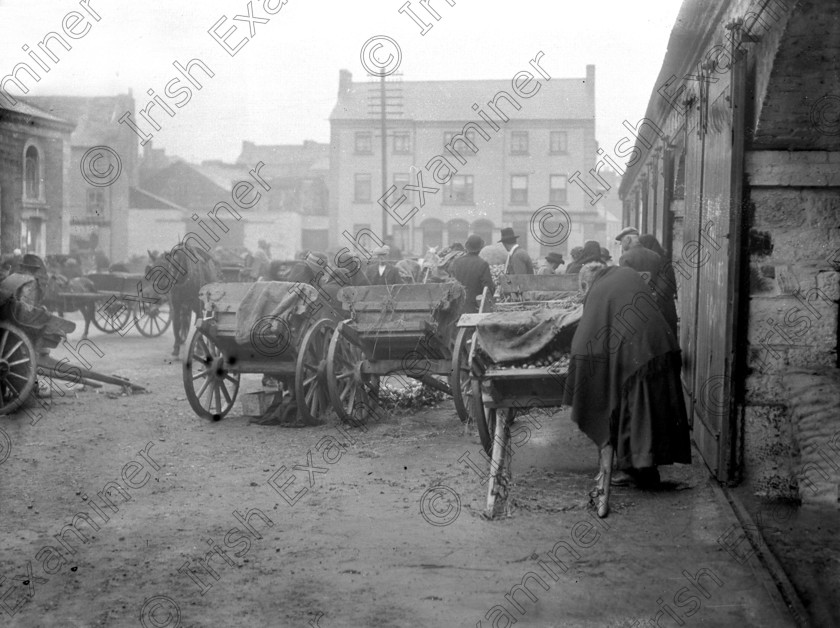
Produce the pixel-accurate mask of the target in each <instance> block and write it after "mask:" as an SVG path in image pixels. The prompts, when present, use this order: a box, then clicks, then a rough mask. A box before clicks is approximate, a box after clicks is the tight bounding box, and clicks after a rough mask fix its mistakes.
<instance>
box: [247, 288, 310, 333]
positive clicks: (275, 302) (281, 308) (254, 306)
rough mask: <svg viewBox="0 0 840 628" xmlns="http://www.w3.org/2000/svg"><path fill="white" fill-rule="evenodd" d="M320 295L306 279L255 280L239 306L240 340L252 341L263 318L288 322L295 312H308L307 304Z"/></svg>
mask: <svg viewBox="0 0 840 628" xmlns="http://www.w3.org/2000/svg"><path fill="white" fill-rule="evenodd" d="M318 298H319V295H318V291H317V290H316V289H315V288H313V287H312V286H310V285H309V284H305V283H290V282H283V281H258V282H256V283H254V284H251V287H250V288H249V289H248V292H247V293H246V294H245V296H244V297H242V301H241V302H240V303H239V308H238V309H237V310H236V334H235V339H236V342H237V344H241V345H247V344H249V343H250V340H251V335H252V333H254V330H255V328H256V326H257V324H258V323H259V322H260V320H261V319H265V318H266V317H269V316H270V317H272V318H273V319H275V320H277V321H285V322H287V323H288V322H289V321H291V319H292V317H293V316H294V315H302V314H305V313H306V311H307V307H308V306H309V305H310V304H312V303H315V302H317V301H318Z"/></svg>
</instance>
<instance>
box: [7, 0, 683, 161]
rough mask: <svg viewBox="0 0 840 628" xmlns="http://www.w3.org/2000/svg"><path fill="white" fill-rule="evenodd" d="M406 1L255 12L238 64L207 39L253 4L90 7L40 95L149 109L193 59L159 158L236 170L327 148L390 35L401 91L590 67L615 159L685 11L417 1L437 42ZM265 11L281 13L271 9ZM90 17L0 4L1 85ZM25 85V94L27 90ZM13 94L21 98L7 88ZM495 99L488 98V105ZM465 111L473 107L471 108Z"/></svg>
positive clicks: (666, 6)
mask: <svg viewBox="0 0 840 628" xmlns="http://www.w3.org/2000/svg"><path fill="white" fill-rule="evenodd" d="M404 2H405V0H364V2H362V1H361V0H359V1H355V2H354V1H348V0H322V1H320V2H319V1H315V0H308V1H307V0H288V2H287V4H286V5H285V6H284V7H283V8H282V10H280V11H279V13H277V14H276V15H274V16H269V15H268V14H267V13H266V12H265V11H264V10H263V0H253V15H254V16H255V17H257V18H265V17H268V18H269V21H268V22H267V23H258V24H255V25H254V29H255V30H254V37H253V39H251V40H249V41H247V43H246V45H245V46H244V47H243V48H242V49H241V50H240V51H239V52H238V53H237V54H236V56H235V57H230V56H229V55H228V54H227V53H225V52H224V51H223V49H222V48H221V47H220V45H219V44H218V43H216V42H215V41H214V40H213V39H212V38H211V37H210V35H208V33H207V31H208V29H210V28H211V27H212V26H213V24H214V23H215V22H216V21H217V20H219V19H220V18H221V17H222V16H226V17H227V18H228V21H227V22H226V23H225V25H224V26H222V27H221V28H220V31H221V32H223V31H224V30H226V29H228V28H230V27H231V26H236V27H237V32H236V33H234V34H233V35H232V36H231V38H230V40H229V41H230V43H232V44H233V43H236V42H237V41H239V40H241V39H242V34H248V29H249V25H248V23H247V22H243V21H231V18H233V16H234V15H236V14H240V15H245V14H246V13H247V10H246V7H247V5H248V2H247V1H246V0H201V1H200V2H196V1H195V0H193V1H190V2H187V1H185V0H165V1H164V0H142V1H140V0H137V1H134V2H126V1H125V0H123V1H117V0H89V6H90V7H91V9H93V10H94V11H96V13H98V14H99V15H100V16H101V19H100V21H99V22H94V23H92V25H91V28H90V30H89V32H88V33H87V34H86V35H84V36H83V37H82V38H81V39H77V40H75V41H72V42H71V44H72V47H73V49H72V50H71V51H63V50H62V51H60V52H61V54H60V55H59V56H61V60H60V61H59V62H58V63H57V64H52V63H50V64H49V66H50V67H51V71H50V72H49V73H44V74H43V77H42V80H41V81H40V83H37V84H35V88H34V89H33V90H32V92H31V93H32V94H37V95H47V94H51V95H52V94H64V95H78V96H94V95H113V94H115V93H119V92H127V91H128V90H129V88H130V89H132V90H133V93H134V97H135V99H136V102H137V106H138V108H139V107H142V106H143V104H144V103H145V102H146V99H147V98H148V97H147V96H146V91H147V90H148V89H150V88H152V89H154V90H156V92H158V93H162V92H163V88H164V86H165V85H166V83H167V82H168V81H169V80H171V79H172V78H174V77H175V76H176V75H177V73H176V71H175V69H174V68H173V67H172V63H173V61H180V62H181V63H186V62H187V61H189V60H190V59H193V58H196V57H197V58H199V59H201V60H202V61H203V62H204V63H206V64H207V65H208V66H209V67H210V68H211V69H212V70H213V71H214V72H215V77H214V78H212V79H207V81H206V82H205V84H204V85H205V86H204V88H203V89H202V90H201V91H200V92H196V93H195V94H194V95H193V97H192V100H191V101H190V102H189V103H188V104H187V105H186V106H184V107H183V108H182V109H177V110H176V111H177V113H176V116H175V117H173V118H169V117H168V116H163V118H162V120H161V125H162V127H163V128H162V130H161V131H159V132H156V133H155V137H154V140H153V141H154V144H155V146H158V147H165V148H166V149H167V153H168V154H175V155H180V156H181V157H184V158H186V159H188V160H191V161H200V160H203V159H224V160H229V161H232V160H234V159H235V158H236V156H237V155H238V153H239V150H240V147H241V143H242V141H243V140H250V141H253V142H256V143H261V144H276V143H300V142H302V141H303V140H305V139H312V140H317V141H321V142H327V141H329V121H328V117H329V114H330V111H331V110H332V108H333V106H334V105H335V100H336V92H337V89H338V72H339V69H341V68H346V69H348V70H350V71H351V72H352V73H353V75H354V77H355V78H356V79H357V80H361V79H362V78H363V77H364V76H365V71H364V69H363V67H362V65H361V61H360V58H359V57H360V55H359V52H360V49H361V47H362V44H363V43H364V42H365V41H366V40H367V39H369V38H370V37H372V36H374V35H388V36H390V37H392V38H393V39H395V40H396V41H397V42H398V43H399V45H400V47H401V49H402V54H403V58H402V65H401V66H400V71H401V72H402V73H403V80H406V81H410V80H458V79H508V80H509V79H510V78H511V77H512V76H514V75H515V74H516V72H518V71H519V70H522V69H527V67H528V61H529V59H531V58H532V57H533V56H534V54H535V53H536V52H537V51H539V50H541V51H543V52H544V53H545V58H544V60H543V65H544V67H545V68H546V69H547V70H548V72H549V74H550V75H551V76H552V77H557V78H564V77H583V76H584V74H585V71H586V65H587V64H589V63H592V64H595V65H596V107H597V119H596V124H597V127H596V128H597V130H596V137H597V139H598V141H599V142H601V144H602V145H604V146H605V147H608V148H610V147H612V146H613V145H614V144H615V142H616V141H617V140H618V139H619V138H621V137H622V136H624V135H625V134H626V132H625V131H624V129H623V128H622V126H621V123H622V121H623V120H625V119H630V120H633V121H635V120H638V119H639V118H640V117H642V116H643V115H644V110H645V107H646V105H647V101H648V98H649V96H650V93H651V89H652V87H653V83H654V81H655V79H656V76H657V74H658V72H659V68H660V66H661V63H662V58H663V56H664V53H665V48H666V45H667V41H668V36H669V34H670V31H671V28H672V26H673V23H674V20H675V18H676V14H677V11H678V10H679V5H680V1H679V0H645V1H644V2H628V1H627V0H599V1H594V0H588V1H581V2H564V1H562V0H560V1H557V0H555V2H548V1H546V0H517V1H516V2H505V1H502V0H481V1H479V0H457V2H456V4H455V6H454V7H451V6H449V4H448V2H447V0H432V4H431V6H432V7H433V8H434V9H435V10H436V11H437V12H438V13H439V14H440V17H441V19H440V21H435V20H434V19H432V18H429V17H428V14H427V13H424V10H423V9H422V8H421V7H420V5H419V1H418V0H412V5H411V6H412V8H413V9H414V10H415V11H417V12H418V14H425V15H426V16H427V19H428V20H429V21H430V22H431V23H432V24H433V28H432V29H431V30H429V32H428V33H427V34H426V35H425V36H421V34H420V27H419V26H418V25H417V24H415V23H414V22H413V21H412V20H411V19H410V18H409V17H407V16H406V15H403V14H400V13H398V9H399V7H400V6H402V4H403V3H404ZM268 4H269V5H272V6H273V5H276V4H279V0H269V2H268ZM73 10H80V11H81V10H82V9H81V8H80V7H79V2H78V0H75V1H73V0H0V77H2V76H4V75H6V74H8V73H9V72H10V71H11V69H12V67H14V65H15V64H17V63H19V62H21V61H31V60H30V59H29V57H27V54H26V52H24V51H23V50H22V46H23V45H25V44H28V45H29V46H30V47H32V48H35V47H36V46H37V43H38V42H39V41H41V40H42V39H43V37H44V36H45V35H46V34H47V33H48V32H50V31H54V30H58V31H59V32H60V29H61V24H62V20H63V18H64V16H65V15H66V14H67V13H68V12H69V11H73ZM30 82H31V81H30ZM10 92H12V93H13V94H17V90H16V89H15V88H14V87H12V88H10ZM490 96H491V95H488V98H489V97H490ZM468 105H469V103H467V106H468Z"/></svg>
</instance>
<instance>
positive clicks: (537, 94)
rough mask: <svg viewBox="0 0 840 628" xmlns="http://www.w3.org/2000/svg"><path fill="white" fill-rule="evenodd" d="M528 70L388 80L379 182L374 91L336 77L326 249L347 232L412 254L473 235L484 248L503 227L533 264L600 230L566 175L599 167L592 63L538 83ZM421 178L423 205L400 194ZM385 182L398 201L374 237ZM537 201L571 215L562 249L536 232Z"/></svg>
mask: <svg viewBox="0 0 840 628" xmlns="http://www.w3.org/2000/svg"><path fill="white" fill-rule="evenodd" d="M536 62H537V63H536V65H534V64H532V66H533V67H530V66H529V70H531V72H530V74H531V75H532V77H533V78H532V79H529V80H527V81H525V78H527V77H521V76H520V74H522V73H520V74H518V75H517V77H518V78H516V79H515V80H514V81H506V80H491V81H422V82H409V81H406V82H396V81H395V82H387V83H386V99H385V100H386V111H387V116H386V117H387V132H386V140H387V141H386V155H385V156H386V161H387V180H386V181H385V185H384V186H383V182H382V148H381V132H380V115H379V114H380V110H378V109H377V104H376V103H377V102H378V99H379V97H380V84H379V83H378V82H369V83H368V82H364V83H360V82H353V79H352V75H351V74H350V72H348V71H347V70H342V71H341V72H340V75H339V91H338V100H337V103H336V106H335V108H334V109H333V112H332V115H331V116H330V212H329V215H330V234H331V242H330V244H331V245H332V246H333V247H338V248H340V247H342V246H347V244H348V242H347V238H346V236H343V235H342V234H343V233H345V232H348V233H349V234H351V237H355V236H356V235H357V234H360V233H362V232H364V231H365V230H366V229H369V230H370V231H371V232H372V233H373V234H375V235H376V237H378V238H381V239H383V240H385V239H386V237H388V236H390V237H392V238H393V243H394V244H396V245H397V246H398V247H399V248H400V249H402V250H403V251H404V252H412V253H413V254H415V255H419V254H422V253H424V252H425V251H426V250H428V249H429V248H430V247H436V246H442V245H443V246H445V245H449V244H452V243H455V242H461V243H463V242H464V240H466V238H467V236H468V235H469V234H470V233H478V234H480V235H481V236H482V237H483V238H484V239H485V241H487V242H488V243H489V242H492V241H494V240H498V236H499V232H500V231H501V229H502V228H503V227H507V226H511V227H513V228H514V229H515V230H516V232H517V234H518V235H519V236H520V240H519V241H520V244H522V245H523V246H524V247H525V248H526V249H527V250H528V251H529V253H530V254H531V255H532V256H533V257H537V256H539V255H540V254H543V253H545V252H547V251H548V250H556V251H558V252H567V251H568V249H569V248H571V247H572V246H575V245H576V244H578V243H582V242H583V239H584V236H585V232H584V230H585V227H584V225H585V224H589V223H592V222H593V221H594V222H597V221H598V212H597V211H596V210H595V208H594V206H593V205H591V204H590V203H589V198H588V197H587V196H586V195H585V192H584V191H583V189H582V188H581V187H580V186H578V185H574V184H573V183H572V182H571V178H572V177H573V176H574V173H576V172H580V171H583V172H586V171H588V170H589V169H590V168H591V167H592V166H593V165H594V163H595V158H596V143H595V67H594V66H591V65H590V66H587V68H586V76H585V77H583V78H574V79H561V78H551V77H549V78H546V76H548V75H547V74H546V73H545V71H544V70H543V69H542V68H541V67H539V56H538V57H537V59H536ZM418 173H420V174H422V176H423V186H424V187H426V188H432V189H433V190H434V191H432V190H429V191H427V192H425V193H424V199H423V204H422V207H421V202H420V195H419V192H417V191H412V190H411V189H405V186H406V185H409V186H417V185H418V178H417V175H418ZM391 186H395V191H394V192H393V193H392V194H391V195H389V196H387V197H386V198H385V199H384V202H385V203H386V204H387V205H388V206H389V207H393V206H395V205H397V204H398V203H399V198H400V197H401V196H405V200H404V202H403V203H402V204H401V205H400V206H399V207H398V208H397V209H394V210H393V211H391V210H389V211H388V212H387V213H388V216H387V224H386V226H385V229H386V233H382V230H383V218H382V216H383V212H384V211H385V210H383V208H382V206H381V204H380V203H379V202H378V201H379V199H380V198H382V197H383V191H387V189H388V188H390V187H391ZM383 188H384V190H383ZM545 205H556V206H559V207H561V208H563V209H564V210H565V211H566V212H568V214H569V216H570V218H571V225H568V224H567V225H564V227H563V228H565V229H570V231H571V235H570V236H569V237H568V238H567V239H566V240H565V241H563V242H562V243H560V244H559V245H556V244H557V242H556V240H559V239H560V238H558V237H557V236H556V235H554V236H553V238H554V240H552V235H551V234H549V235H548V236H546V235H543V234H540V233H537V234H536V235H537V236H539V238H538V237H535V234H534V233H533V232H532V222H534V220H533V218H534V215H535V213H536V212H537V211H538V210H539V209H540V208H541V207H543V206H545ZM414 207H416V208H417V210H418V211H417V212H416V214H414V215H413V216H412V217H411V218H410V219H407V217H408V216H409V215H410V214H411V212H412V208H414ZM536 222H539V221H536ZM556 229H557V224H553V226H552V227H551V230H556ZM540 240H542V243H541V242H540ZM555 245H556V246H555Z"/></svg>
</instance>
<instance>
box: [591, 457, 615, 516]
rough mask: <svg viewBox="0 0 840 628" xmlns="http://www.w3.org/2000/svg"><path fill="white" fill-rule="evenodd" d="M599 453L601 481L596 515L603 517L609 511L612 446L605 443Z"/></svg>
mask: <svg viewBox="0 0 840 628" xmlns="http://www.w3.org/2000/svg"><path fill="white" fill-rule="evenodd" d="M599 454H600V466H601V474H600V475H601V482H600V486H599V487H598V503H597V504H595V507H596V508H597V509H598V516H599V517H600V518H601V519H603V518H604V517H606V516H607V515H608V514H609V513H610V486H611V482H612V462H613V446H612V445H611V444H608V445H606V446H605V447H604V448H603V449H601V451H600V452H599Z"/></svg>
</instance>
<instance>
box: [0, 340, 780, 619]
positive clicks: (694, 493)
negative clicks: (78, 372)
mask: <svg viewBox="0 0 840 628" xmlns="http://www.w3.org/2000/svg"><path fill="white" fill-rule="evenodd" d="M92 339H93V341H94V342H95V343H96V345H97V347H98V348H99V349H101V351H102V353H103V355H102V356H101V357H97V356H96V355H95V354H94V353H93V351H91V350H87V351H85V353H84V355H85V356H86V357H87V358H88V359H89V360H90V362H91V364H92V367H93V368H94V369H97V370H101V371H103V372H105V373H116V374H118V375H122V376H125V377H128V378H130V379H131V380H132V381H134V382H137V383H139V384H142V385H144V386H147V387H148V389H149V390H150V391H151V392H150V393H149V394H140V395H134V396H119V395H115V394H111V393H113V392H114V389H113V388H108V387H106V388H103V389H102V390H101V391H99V392H95V391H83V392H79V393H78V394H72V393H68V394H66V395H65V396H64V397H58V396H57V395H53V400H52V401H53V406H52V408H51V409H50V410H49V412H46V413H44V417H43V419H41V420H40V421H38V422H37V423H36V424H35V425H31V424H30V421H29V420H28V419H27V418H26V416H25V415H24V414H18V415H16V416H14V417H8V418H3V419H2V424H0V428H2V430H3V433H4V434H5V435H6V436H7V439H8V444H7V445H6V449H5V450H4V451H6V452H7V453H8V457H7V458H6V459H5V461H4V462H3V463H2V466H0V478H1V479H0V482H1V484H0V528H1V529H2V530H3V543H2V545H1V546H0V604H1V605H2V609H0V617H2V625H4V626H39V627H40V626H45V627H46V626H55V627H61V628H69V627H82V626H85V627H87V626H134V627H137V626H145V627H146V628H151V627H153V626H154V627H157V628H161V627H167V628H175V627H177V626H182V627H184V628H187V627H199V626H266V627H285V626H289V627H292V626H295V627H298V626H299V627H308V626H320V627H321V628H333V627H342V626H353V627H367V626H372V627H373V626H375V627H386V626H387V627H398V626H447V627H448V626H477V627H484V626H509V625H513V624H514V623H516V624H517V625H518V626H541V627H549V626H634V625H641V624H642V623H644V625H648V623H647V622H648V621H649V620H656V621H661V623H660V624H659V625H662V626H666V625H667V626H670V625H677V624H678V623H679V622H677V621H676V620H675V619H674V617H676V618H677V619H678V620H679V621H681V622H688V621H690V622H692V623H691V625H701V626H734V625H741V626H765V627H767V626H770V627H772V626H789V625H792V624H791V623H790V620H789V619H787V618H786V616H785V610H784V608H783V607H782V606H781V605H780V604H779V602H778V600H777V598H776V597H775V596H774V594H773V592H772V587H769V586H768V585H767V584H766V580H764V579H763V578H762V576H761V573H760V572H754V571H753V565H754V560H755V559H751V560H745V561H744V562H740V561H739V560H735V559H733V555H730V553H728V552H727V550H726V549H725V548H724V547H723V546H722V545H721V544H720V543H718V542H717V540H718V539H719V537H721V535H723V534H725V533H727V531H728V530H730V527H731V525H732V524H733V522H734V519H732V517H731V514H728V513H727V511H726V509H725V508H723V507H722V505H721V504H720V502H719V501H718V500H717V498H716V496H715V494H714V493H713V491H712V490H711V489H710V487H709V486H708V483H707V479H706V478H707V475H706V472H705V471H704V469H703V468H701V465H700V464H699V463H695V465H694V466H693V467H682V468H671V469H664V473H663V479H664V480H665V487H664V488H663V490H662V491H660V492H656V493H649V492H642V491H638V490H634V489H627V488H624V489H615V491H614V498H613V512H612V514H611V515H610V516H609V518H608V519H606V520H604V521H599V520H597V519H596V518H594V516H593V514H592V512H591V511H590V510H589V509H588V508H587V502H588V497H587V496H586V494H587V492H588V491H589V490H590V488H592V485H593V480H592V477H593V475H594V473H595V458H596V455H595V448H594V447H593V446H592V445H591V444H590V443H589V442H588V441H587V440H586V439H585V437H583V436H582V435H581V434H580V433H579V432H578V431H577V429H576V427H575V426H574V425H573V424H572V423H571V421H570V420H569V416H568V413H566V412H559V413H556V414H555V415H553V416H552V417H550V418H547V419H546V418H544V417H543V418H540V419H539V427H537V426H532V427H533V429H532V430H531V431H530V433H529V434H528V442H527V443H521V444H520V445H519V446H518V447H516V448H515V453H514V459H513V473H514V480H515V486H514V497H515V506H514V509H513V512H512V516H510V517H508V518H505V519H502V520H498V521H492V522H490V521H486V520H484V519H483V518H482V517H481V511H482V509H483V504H484V501H485V498H486V495H485V491H486V486H485V485H483V484H482V479H483V478H482V477H479V475H478V474H477V473H475V472H474V471H472V470H471V469H470V467H469V465H468V464H467V462H469V461H473V462H474V463H475V464H476V465H478V467H480V468H481V469H484V468H485V466H486V465H485V463H484V462H483V460H482V458H481V456H480V454H479V450H480V446H479V444H478V438H477V436H475V435H472V434H465V433H464V430H463V428H462V426H461V424H460V422H459V421H458V419H457V417H456V415H455V412H454V409H453V406H452V403H451V401H449V400H447V401H445V402H443V403H441V404H440V405H439V406H438V407H436V408H430V409H425V410H423V411H418V412H414V413H400V414H394V415H389V416H385V417H383V420H381V421H380V422H377V423H376V424H372V425H370V427H369V428H368V429H367V430H366V431H362V430H359V429H353V430H345V431H344V432H342V431H339V430H338V429H337V426H336V425H335V424H331V425H327V426H322V427H317V428H302V429H290V428H283V427H276V426H274V427H264V426H257V425H251V424H249V421H248V419H246V418H244V417H242V416H240V415H239V412H238V405H237V411H236V412H234V413H232V415H231V416H229V417H228V418H226V419H224V420H223V421H221V422H218V423H210V422H207V421H204V420H201V419H199V418H197V417H196V416H195V415H194V414H193V413H192V411H191V410H190V408H189V405H188V404H187V401H186V399H185V395H184V391H183V387H182V384H181V368H180V365H179V363H177V362H173V361H172V360H171V359H170V358H169V357H168V352H169V349H170V347H171V336H170V335H169V334H167V335H166V336H165V337H164V338H159V339H154V340H148V339H144V338H141V337H140V336H138V335H136V333H134V332H132V333H131V334H129V335H128V336H126V337H125V338H121V337H119V336H116V337H115V336H104V335H102V334H96V333H95V334H94V335H92ZM74 340H78V333H77V334H74ZM54 355H56V356H57V357H58V356H60V355H61V353H60V352H56V353H54ZM258 386H259V382H258V378H257V379H256V380H249V381H248V382H247V383H246V384H245V386H244V388H243V389H244V390H246V391H247V390H255V389H257V388H258ZM0 436H3V434H0ZM523 440H524V439H523ZM465 455H468V458H465V457H464V456H465ZM2 457H3V456H0V459H2ZM459 459H461V462H459ZM430 489H432V490H431V491H430ZM76 515H79V516H78V517H76V518H75V520H74V517H75V516H76ZM73 521H74V522H75V524H76V529H77V530H78V531H79V532H78V533H76V532H75V531H74V530H72V529H70V528H67V529H65V530H64V531H63V533H62V530H63V528H65V525H66V524H69V523H71V522H73ZM57 535H60V538H58V539H57V538H56V536H57ZM204 560H206V563H205V565H206V569H205V568H202V567H201V562H200V561H204ZM520 585H524V586H520ZM640 622H641V623H640ZM679 625H682V624H681V623H680V624H679Z"/></svg>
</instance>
